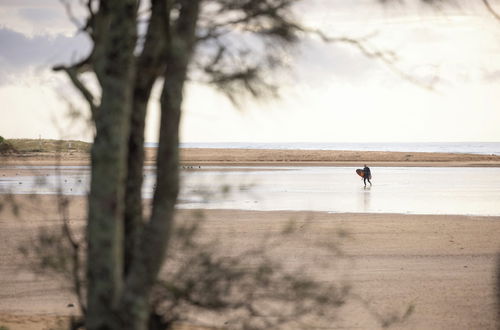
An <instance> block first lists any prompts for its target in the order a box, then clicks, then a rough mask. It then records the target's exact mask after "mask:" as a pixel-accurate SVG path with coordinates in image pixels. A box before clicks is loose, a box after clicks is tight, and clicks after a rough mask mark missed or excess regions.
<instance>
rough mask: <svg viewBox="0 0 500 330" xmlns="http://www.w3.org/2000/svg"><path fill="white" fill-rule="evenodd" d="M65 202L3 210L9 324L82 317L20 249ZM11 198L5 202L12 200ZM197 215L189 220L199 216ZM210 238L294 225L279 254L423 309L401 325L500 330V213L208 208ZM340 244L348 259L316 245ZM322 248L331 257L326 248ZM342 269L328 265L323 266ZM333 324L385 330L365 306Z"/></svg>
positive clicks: (381, 301) (233, 245)
mask: <svg viewBox="0 0 500 330" xmlns="http://www.w3.org/2000/svg"><path fill="white" fill-rule="evenodd" d="M54 198H55V197H51V196H38V197H30V196H15V201H16V203H17V205H18V206H19V207H20V213H19V214H18V215H16V214H15V212H14V210H13V209H12V208H11V207H10V206H9V205H11V204H10V203H7V204H5V205H4V207H3V209H2V211H1V212H0V241H1V242H2V249H0V258H1V260H2V263H1V265H0V297H1V299H0V326H1V325H4V326H7V327H9V329H11V330H15V329H29V330H31V329H33V330H34V329H49V328H57V325H58V322H62V323H61V324H64V322H66V321H67V317H69V316H70V315H75V314H77V313H78V312H77V307H71V305H70V304H74V305H76V301H75V298H74V297H73V296H72V294H71V290H70V289H69V287H68V286H67V285H64V284H62V283H63V282H62V281H61V280H60V278H58V277H56V276H54V275H46V274H45V275H44V274H35V273H34V272H33V271H32V270H31V269H30V268H29V267H27V260H26V259H24V258H23V257H22V256H21V255H20V254H19V253H18V252H17V248H18V246H20V245H25V244H31V243H30V242H32V238H33V237H35V236H36V235H37V233H38V231H39V229H40V228H46V229H47V228H49V229H50V228H56V227H55V226H56V225H57V220H58V213H57V209H56V207H55V205H56V203H55V200H54ZM3 201H5V200H3ZM191 212H192V211H187V210H186V211H181V212H180V215H179V216H183V217H190V216H191ZM204 214H205V222H204V226H203V228H204V229H203V236H204V237H210V238H214V239H219V241H221V242H222V243H223V244H224V246H225V247H226V248H224V249H223V250H224V251H228V252H227V253H231V254H234V253H236V251H238V250H244V249H246V248H251V247H253V246H255V245H256V244H259V243H260V242H261V241H262V240H263V239H264V237H265V236H266V235H270V236H271V237H280V233H281V232H282V231H283V228H285V227H287V226H289V225H290V223H291V221H293V224H294V228H296V230H297V233H298V234H299V235H302V236H299V237H301V238H300V239H299V240H298V241H297V240H296V241H290V242H288V243H287V245H286V246H285V248H282V249H278V250H277V251H275V252H274V253H278V257H279V258H280V259H282V260H283V261H285V262H286V263H287V265H289V266H290V267H295V268H299V269H300V268H303V269H304V270H305V271H307V272H308V273H309V274H310V275H312V276H313V277H316V278H318V279H319V280H323V281H338V280H339V279H342V280H343V281H347V282H348V283H349V284H350V285H352V287H353V290H354V292H355V293H356V294H358V295H359V296H361V297H363V299H365V300H367V301H369V302H370V304H371V306H372V308H373V309H374V310H375V311H377V312H379V313H382V314H384V315H388V314H390V313H392V312H399V313H401V312H403V311H404V310H405V308H406V307H407V306H409V305H414V307H415V312H414V313H413V315H411V317H410V318H409V319H408V320H407V321H406V322H405V323H404V324H400V325H397V326H396V327H395V328H400V329H496V328H498V327H497V324H496V315H497V314H496V311H497V305H496V300H495V262H496V253H497V252H498V251H499V249H500V246H499V242H498V237H500V217H472V216H437V215H399V214H327V213H321V212H280V211H277V212H256V211H240V210H210V211H204ZM70 217H71V219H72V224H73V225H75V226H81V225H83V224H84V222H85V220H84V219H85V200H84V199H83V198H73V199H72V200H71V213H70ZM324 243H328V244H330V243H335V244H336V246H337V247H340V248H341V250H342V251H343V253H344V255H343V256H339V255H337V254H336V253H335V252H333V251H332V250H317V249H314V248H311V246H315V245H316V244H324ZM321 251H322V252H321ZM332 262H333V264H334V265H335V268H323V267H320V265H323V264H324V265H331V264H332ZM332 328H356V329H358V328H362V329H376V328H379V326H378V325H377V322H376V320H375V319H374V316H373V314H371V313H370V312H368V310H367V309H366V308H365V307H363V306H362V304H360V302H359V301H357V300H355V299H354V300H349V301H348V303H347V304H346V305H345V306H343V307H342V308H341V309H340V313H339V320H338V322H337V323H336V324H335V325H332Z"/></svg>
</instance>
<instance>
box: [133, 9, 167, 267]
mask: <svg viewBox="0 0 500 330" xmlns="http://www.w3.org/2000/svg"><path fill="white" fill-rule="evenodd" d="M168 6H169V4H168V3H166V2H165V0H153V1H152V3H151V18H150V21H149V26H148V32H147V34H146V41H145V43H144V48H143V51H142V53H141V55H140V57H139V58H138V60H137V72H139V74H137V75H136V79H135V84H134V94H133V95H134V99H133V102H132V113H131V117H130V137H129V142H128V162H127V185H126V193H125V195H126V196H125V252H124V274H125V276H127V275H128V272H129V270H130V265H131V264H132V260H133V258H134V255H135V254H136V253H137V249H138V243H139V238H140V235H141V232H142V227H143V215H142V209H143V205H142V193H141V192H142V183H143V172H144V126H145V122H146V113H147V106H148V101H149V98H150V96H151V90H152V88H153V85H154V83H155V81H156V80H157V78H158V76H159V75H160V73H161V70H162V68H163V67H164V65H163V61H162V58H161V56H160V55H161V52H162V51H163V50H164V40H163V33H164V31H165V29H166V24H165V17H166V15H167V12H168Z"/></svg>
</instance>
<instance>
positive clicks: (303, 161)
mask: <svg viewBox="0 0 500 330" xmlns="http://www.w3.org/2000/svg"><path fill="white" fill-rule="evenodd" d="M155 150H156V149H155V148H146V150H145V153H146V155H145V156H146V157H145V159H146V161H145V164H146V165H154V164H155V161H156V155H155ZM180 158H181V159H180V165H181V166H353V167H360V166H362V165H363V164H364V163H367V164H369V165H370V166H371V167H377V166H379V167H392V166H395V167H500V156H495V155H479V154H454V153H428V152H386V151H343V150H286V149H281V150H279V149H217V148H206V149H202V148H182V149H180ZM2 165H20V166H21V165H27V166H50V165H65V166H84V165H90V157H89V154H86V153H73V152H72V153H60V154H57V153H36V152H31V153H24V154H11V155H3V156H1V158H0V166H2Z"/></svg>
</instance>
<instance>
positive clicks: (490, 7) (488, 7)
mask: <svg viewBox="0 0 500 330" xmlns="http://www.w3.org/2000/svg"><path fill="white" fill-rule="evenodd" d="M483 3H484V5H485V7H486V9H488V11H489V12H490V13H491V14H492V15H493V16H495V18H496V19H497V20H500V14H498V13H497V12H496V11H495V9H493V7H492V6H491V4H490V3H489V0H483Z"/></svg>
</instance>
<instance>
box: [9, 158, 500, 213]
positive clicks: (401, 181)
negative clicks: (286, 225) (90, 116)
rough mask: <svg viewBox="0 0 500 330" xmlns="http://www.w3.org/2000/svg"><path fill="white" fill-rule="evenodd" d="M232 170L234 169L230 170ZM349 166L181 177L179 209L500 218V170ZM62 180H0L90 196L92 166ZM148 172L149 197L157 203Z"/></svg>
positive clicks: (15, 186)
mask: <svg viewBox="0 0 500 330" xmlns="http://www.w3.org/2000/svg"><path fill="white" fill-rule="evenodd" d="M228 168H229V171H228V170H227V169H228ZM354 170H355V169H354V168H351V167H274V168H273V167H266V168H262V167H251V166H245V167H237V166H233V167H227V166H225V167H204V168H203V169H202V170H187V171H183V172H182V182H183V185H182V191H181V195H180V197H179V201H180V202H179V207H181V208H205V209H243V210H265V211H269V210H295V211H298V210H310V211H327V212H336V213H340V212H342V213H343V212H353V213H409V214H470V215H500V204H499V203H498V202H497V201H498V200H500V168H467V167H465V168H444V167H441V168H431V167H384V168H377V169H376V172H377V181H376V182H374V183H373V186H369V185H367V186H366V188H364V187H363V182H362V181H361V182H360V180H359V177H358V176H357V175H356V173H355V172H354ZM60 173H61V176H57V175H47V176H44V178H43V183H41V180H40V178H39V177H38V176H36V175H24V176H15V177H2V178H0V189H2V191H3V192H4V193H5V192H11V193H14V194H31V193H36V194H55V193H57V191H58V190H61V192H62V193H63V194H66V195H85V194H86V193H87V190H88V182H89V171H88V169H87V168H61V169H60ZM154 179H155V177H154V172H153V171H150V170H147V171H146V172H145V180H144V186H143V196H144V197H145V198H151V196H152V193H153V187H154V181H155V180H154Z"/></svg>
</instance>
